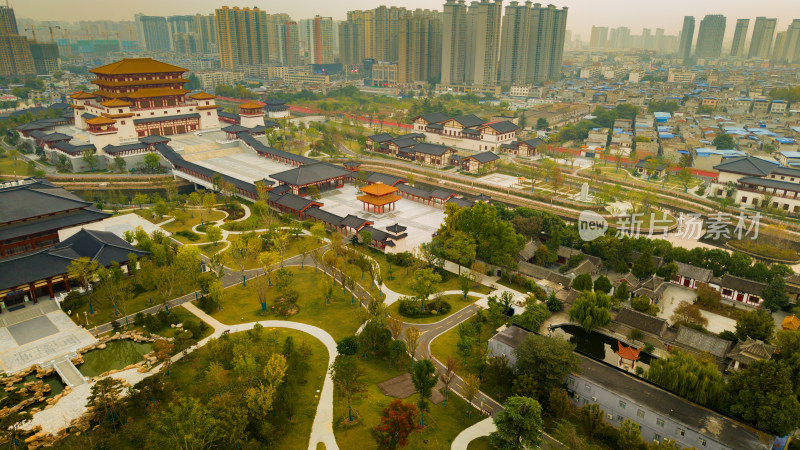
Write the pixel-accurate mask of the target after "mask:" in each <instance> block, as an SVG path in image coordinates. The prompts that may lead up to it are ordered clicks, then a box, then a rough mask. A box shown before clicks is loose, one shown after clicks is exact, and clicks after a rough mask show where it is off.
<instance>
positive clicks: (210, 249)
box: [198, 242, 225, 258]
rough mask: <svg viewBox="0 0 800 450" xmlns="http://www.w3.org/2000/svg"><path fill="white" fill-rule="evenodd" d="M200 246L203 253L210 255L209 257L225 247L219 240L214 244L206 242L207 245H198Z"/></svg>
mask: <svg viewBox="0 0 800 450" xmlns="http://www.w3.org/2000/svg"><path fill="white" fill-rule="evenodd" d="M198 248H199V249H200V253H202V254H204V255H206V256H208V257H209V258H211V257H212V256H214V255H215V254H216V253H217V252H218V251H220V250H222V249H223V248H225V247H223V244H222V243H220V242H217V244H216V245H214V244H205V245H200V246H198Z"/></svg>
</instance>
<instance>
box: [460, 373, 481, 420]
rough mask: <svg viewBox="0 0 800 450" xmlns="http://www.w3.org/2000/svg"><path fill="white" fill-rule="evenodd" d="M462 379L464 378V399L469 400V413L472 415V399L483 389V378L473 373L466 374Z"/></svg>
mask: <svg viewBox="0 0 800 450" xmlns="http://www.w3.org/2000/svg"><path fill="white" fill-rule="evenodd" d="M461 379H462V380H463V384H462V386H463V390H464V392H463V394H464V400H466V401H467V415H471V414H472V408H471V406H472V400H474V399H475V396H476V395H478V392H480V391H481V380H479V379H478V377H476V376H475V375H473V374H471V373H467V374H465V375H464V376H463V377H461Z"/></svg>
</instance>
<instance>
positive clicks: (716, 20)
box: [694, 14, 726, 58]
mask: <svg viewBox="0 0 800 450" xmlns="http://www.w3.org/2000/svg"><path fill="white" fill-rule="evenodd" d="M725 25H726V20H725V16H723V15H721V14H708V15H706V16H705V17H703V20H701V21H700V31H698V32H697V46H696V47H695V49H694V54H695V56H697V57H698V58H719V56H720V55H721V54H722V39H723V37H725Z"/></svg>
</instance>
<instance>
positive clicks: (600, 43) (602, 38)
mask: <svg viewBox="0 0 800 450" xmlns="http://www.w3.org/2000/svg"><path fill="white" fill-rule="evenodd" d="M607 43H608V27H596V26H592V34H591V36H590V37H589V48H591V49H600V48H606V46H607Z"/></svg>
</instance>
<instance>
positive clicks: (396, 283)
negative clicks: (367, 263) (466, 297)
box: [369, 249, 492, 295]
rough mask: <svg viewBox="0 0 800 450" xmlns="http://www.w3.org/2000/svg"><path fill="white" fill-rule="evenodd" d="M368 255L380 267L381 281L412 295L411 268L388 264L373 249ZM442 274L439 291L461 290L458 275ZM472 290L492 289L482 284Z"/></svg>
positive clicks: (398, 290)
mask: <svg viewBox="0 0 800 450" xmlns="http://www.w3.org/2000/svg"><path fill="white" fill-rule="evenodd" d="M369 256H370V257H372V258H373V259H374V260H375V261H377V263H378V266H380V269H381V276H382V277H383V283H384V284H385V285H386V286H387V287H388V288H389V289H391V290H393V291H395V292H397V293H399V294H403V295H414V291H412V290H411V282H412V278H411V276H412V275H413V271H412V269H410V268H409V269H408V271H406V268H405V267H401V266H397V265H394V264H389V261H387V260H386V254H385V253H383V252H380V251H378V250H375V249H370V250H369ZM390 270H391V273H392V278H393V279H391V280H390V279H389V278H390V277H389V272H390ZM406 272H408V276H406ZM441 274H443V275H442V282H441V283H440V284H439V290H440V291H459V290H461V282H460V281H459V279H458V275H457V274H454V273H450V272H446V271H441V272H440V275H441ZM472 291H474V292H477V293H480V294H488V293H490V292H492V290H491V289H490V288H489V287H488V286H484V285H476V286H473V287H472Z"/></svg>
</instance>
